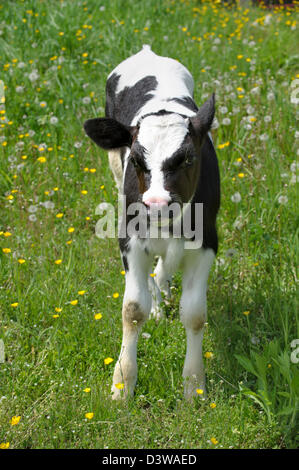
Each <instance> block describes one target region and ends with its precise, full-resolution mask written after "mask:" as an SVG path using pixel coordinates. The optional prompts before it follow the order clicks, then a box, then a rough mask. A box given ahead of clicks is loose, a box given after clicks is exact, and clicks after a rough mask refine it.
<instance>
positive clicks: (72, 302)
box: [70, 299, 78, 305]
mask: <svg viewBox="0 0 299 470" xmlns="http://www.w3.org/2000/svg"><path fill="white" fill-rule="evenodd" d="M77 303H78V300H77V299H76V300H71V301H70V304H71V305H77Z"/></svg>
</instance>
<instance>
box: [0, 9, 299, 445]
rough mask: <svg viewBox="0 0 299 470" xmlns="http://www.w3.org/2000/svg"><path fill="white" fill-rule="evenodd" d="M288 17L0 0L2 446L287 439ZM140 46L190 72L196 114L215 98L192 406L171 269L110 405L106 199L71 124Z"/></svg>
mask: <svg viewBox="0 0 299 470" xmlns="http://www.w3.org/2000/svg"><path fill="white" fill-rule="evenodd" d="M297 18H298V2H294V7H287V8H283V7H282V6H276V7H274V8H271V9H268V8H266V7H265V6H263V5H260V6H259V7H257V6H251V5H249V6H248V5H243V6H241V5H239V4H238V3H237V4H235V3H233V4H229V3H225V2H220V1H201V2H200V1H196V0H180V1H173V0H157V1H154V0H148V1H144V2H141V1H136V0H134V1H133V0H126V1H124V0H111V1H106V0H101V1H96V0H86V1H81V0H80V1H78V0H61V1H57V0H53V1H51V2H44V1H42V0H35V1H33V0H24V1H20V0H18V1H9V0H7V1H5V2H1V4H0V70H1V73H0V79H1V81H2V94H1V86H0V95H1V96H0V98H1V103H0V201H1V212H0V214H1V216H0V286H1V288H0V340H1V343H0V346H1V345H2V355H1V354H0V356H1V357H2V361H1V363H0V448H2V449H5V448H98V449H101V448H128V449H129V448H173V449H179V448H183V449H184V448H185V449H190V448H240V449H244V448H285V447H287V448H289V447H298V403H299V370H298V359H299V354H298V343H299V341H298V342H297V343H296V341H295V342H294V340H296V339H297V338H299V325H298V307H297V302H296V300H297V295H296V282H297V277H296V275H297V271H296V270H297V265H298V262H297V260H298V224H297V222H298V215H297V214H298V204H297V201H298V192H297V191H298V189H297V182H298V167H299V165H298V163H297V156H298V150H297V149H298V138H299V132H298V131H296V124H297V122H298V117H299V113H298V111H299V108H298V99H297V98H296V90H298V87H299V74H298V57H299V55H298V24H297V23H296V21H297ZM143 44H150V45H151V46H152V49H153V50H154V51H155V52H156V53H158V54H160V55H164V56H169V57H173V58H175V59H177V60H179V61H180V62H182V63H183V64H184V65H185V66H186V67H187V68H188V69H189V70H190V71H191V73H192V74H193V77H194V80H195V100H196V102H197V104H198V105H200V104H202V103H203V102H204V100H205V99H206V98H207V97H208V96H209V95H210V94H211V93H212V92H213V91H215V92H216V105H217V111H216V116H217V120H216V121H215V125H214V129H213V138H214V142H215V146H216V148H217V155H218V159H219V165H220V172H221V190H222V200H221V210H220V213H219V217H218V232H219V241H220V243H219V252H218V256H217V259H216V263H215V265H214V267H213V270H212V273H211V276H210V280H209V292H208V325H207V327H206V331H205V339H204V357H205V359H204V360H205V366H206V373H207V389H208V393H207V396H206V397H205V398H202V397H201V396H200V395H199V396H198V397H197V398H196V399H195V400H194V402H193V403H186V402H185V401H184V398H183V384H182V377H181V373H182V367H183V361H184V354H185V332H184V328H183V325H182V324H181V322H180V319H179V311H178V305H179V303H178V302H179V295H180V290H181V287H180V273H178V274H177V275H176V276H175V278H174V281H173V287H172V293H173V297H172V299H171V301H170V303H169V305H167V306H165V312H166V319H164V320H161V321H160V322H159V323H158V324H157V323H156V322H155V320H153V319H151V320H149V321H148V322H147V323H146V324H145V326H144V328H143V332H142V335H141V338H140V341H139V345H138V364H139V377H138V382H137V387H136V393H135V397H134V398H133V399H130V400H128V401H126V402H113V401H111V398H110V386H111V381H112V373H113V367H114V364H115V361H116V359H117V356H118V354H119V348H120V343H121V334H122V329H121V304H122V295H123V291H124V272H123V267H122V264H121V261H120V257H119V249H118V242H117V240H116V239H99V238H97V237H96V236H95V225H96V223H97V220H98V216H97V215H96V207H97V206H98V204H100V203H101V202H105V201H106V202H110V203H113V204H115V207H116V206H117V190H116V187H115V183H114V181H113V177H112V174H111V172H110V169H109V168H108V158H107V154H106V153H105V152H104V151H102V150H100V149H99V148H96V146H95V145H94V144H93V143H92V142H91V141H90V140H89V139H88V138H87V137H86V136H85V135H84V131H83V122H84V120H85V119H88V118H92V117H96V116H104V106H105V92H104V90H105V81H106V78H107V75H108V74H109V73H110V71H111V70H112V69H113V68H114V67H115V66H116V65H117V64H118V63H119V62H121V61H122V60H124V59H125V58H126V57H128V56H129V55H131V54H133V53H136V52H138V50H140V48H141V47H142V45H143ZM297 94H298V93H297ZM296 258H297V259H296ZM296 345H297V346H296ZM296 347H297V350H296ZM0 352H1V351H0Z"/></svg>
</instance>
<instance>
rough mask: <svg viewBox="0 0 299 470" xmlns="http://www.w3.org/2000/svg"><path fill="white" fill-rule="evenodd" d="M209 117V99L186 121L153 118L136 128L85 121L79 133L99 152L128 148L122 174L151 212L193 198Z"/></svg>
mask: <svg viewBox="0 0 299 470" xmlns="http://www.w3.org/2000/svg"><path fill="white" fill-rule="evenodd" d="M214 113H215V98H214V95H212V97H211V98H210V99H209V100H208V101H206V102H205V103H204V105H203V106H201V108H199V110H198V112H197V114H196V115H195V116H194V117H191V118H186V117H183V116H181V115H179V114H174V113H165V114H163V115H159V114H157V115H155V114H154V115H149V116H146V117H144V118H143V119H142V120H141V122H140V124H139V125H138V126H136V127H128V126H124V125H123V124H121V123H119V122H117V121H115V120H113V119H107V118H99V119H89V120H88V121H86V122H85V123H84V128H85V131H86V133H87V135H88V136H89V137H90V138H91V139H92V140H94V141H95V142H96V143H97V144H98V145H99V146H100V147H102V148H104V149H107V150H109V149H113V148H119V147H123V146H127V147H130V154H129V159H128V162H127V171H129V172H130V173H132V172H135V175H136V176H137V181H138V196H137V199H138V201H140V202H141V201H142V202H143V203H144V204H145V205H146V206H147V208H148V210H151V209H153V208H155V209H156V208H160V207H164V206H167V205H169V204H171V203H172V202H178V203H179V204H181V205H182V204H183V203H187V202H188V201H190V200H191V199H192V196H193V194H194V192H195V189H196V185H197V182H198V178H199V173H200V148H201V145H202V143H203V141H204V138H205V136H206V134H207V132H208V131H209V130H210V127H211V124H212V121H213V118H214Z"/></svg>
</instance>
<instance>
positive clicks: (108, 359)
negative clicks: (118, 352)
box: [104, 357, 113, 366]
mask: <svg viewBox="0 0 299 470" xmlns="http://www.w3.org/2000/svg"><path fill="white" fill-rule="evenodd" d="M111 362H113V359H112V357H106V359H104V363H105V364H106V366H108V364H111Z"/></svg>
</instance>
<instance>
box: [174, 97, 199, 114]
mask: <svg viewBox="0 0 299 470" xmlns="http://www.w3.org/2000/svg"><path fill="white" fill-rule="evenodd" d="M168 101H175V102H176V103H179V104H181V105H182V106H185V108H188V109H190V111H194V112H195V113H197V111H198V106H197V105H196V103H195V102H194V101H193V99H192V98H191V97H190V96H184V97H183V98H170V99H169V100H168Z"/></svg>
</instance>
